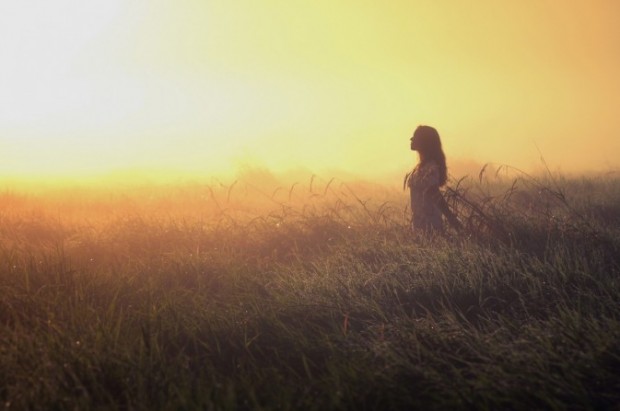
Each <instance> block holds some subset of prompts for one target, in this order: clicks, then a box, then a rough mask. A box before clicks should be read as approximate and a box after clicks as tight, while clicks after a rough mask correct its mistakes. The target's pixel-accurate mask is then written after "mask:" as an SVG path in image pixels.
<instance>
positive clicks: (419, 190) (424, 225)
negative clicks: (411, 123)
mask: <svg viewBox="0 0 620 411" xmlns="http://www.w3.org/2000/svg"><path fill="white" fill-rule="evenodd" d="M411 150H414V151H417V152H418V154H419V157H420V162H419V163H418V165H416V167H415V168H414V169H413V171H412V172H411V173H409V174H407V176H406V177H405V182H406V184H407V186H408V187H409V193H410V195H411V212H412V214H413V216H412V217H413V218H412V222H411V225H412V228H413V230H414V231H416V232H417V231H423V232H443V220H442V217H441V216H442V214H443V215H445V216H446V218H447V219H448V221H449V222H450V224H452V225H454V226H455V227H456V228H458V227H459V226H460V224H459V222H458V220H457V219H456V217H455V216H454V214H452V212H451V211H450V208H449V207H448V204H446V201H445V200H444V198H443V196H442V195H441V193H440V192H439V187H441V186H442V185H444V184H445V183H446V181H447V179H448V172H447V167H446V156H445V155H444V153H443V150H442V148H441V140H440V138H439V133H438V132H437V130H435V129H434V128H433V127H429V126H419V127H418V128H417V129H416V130H415V132H414V133H413V137H411Z"/></svg>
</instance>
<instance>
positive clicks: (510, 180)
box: [0, 173, 620, 410]
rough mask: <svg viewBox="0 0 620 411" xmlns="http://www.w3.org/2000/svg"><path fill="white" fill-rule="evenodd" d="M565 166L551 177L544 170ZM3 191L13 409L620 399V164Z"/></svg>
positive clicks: (550, 403) (0, 280) (426, 405)
mask: <svg viewBox="0 0 620 411" xmlns="http://www.w3.org/2000/svg"><path fill="white" fill-rule="evenodd" d="M547 178H548V177H547ZM446 196H447V197H448V199H449V201H451V203H452V204H453V207H454V209H455V210H456V212H457V215H458V217H459V218H460V219H461V222H462V223H463V225H464V226H465V229H464V230H463V231H462V232H458V233H457V232H451V231H449V232H448V233H447V234H446V235H445V236H436V237H430V238H429V237H418V236H415V235H412V233H411V232H410V230H409V228H408V209H407V204H406V199H407V196H406V195H405V194H404V193H402V192H398V191H393V190H390V189H386V188H384V187H379V186H371V185H355V184H350V183H349V184H348V183H344V182H341V181H339V180H332V181H322V180H319V179H318V178H313V179H312V180H310V181H309V182H305V183H300V184H296V185H293V186H291V187H288V188H278V187H259V186H257V185H252V184H248V183H245V182H238V183H234V184H230V185H224V184H220V183H214V184H211V185H209V186H200V185H195V186H184V187H167V188H159V189H157V188H144V189H142V190H140V191H138V192H128V191H127V192H116V193H111V192H106V193H81V194H80V195H77V196H68V195H65V194H63V193H59V194H48V195H46V196H35V195H30V196H26V195H21V194H16V193H5V194H4V195H2V196H0V287H1V289H2V291H1V293H0V401H2V404H4V407H5V409H31V410H37V409H46V410H48V409H138V410H142V409H144V410H146V409H149V410H150V409H213V410H227V409H230V410H236V409H285V410H286V409H290V410H293V409H309V410H313V409H316V410H325V409H360V410H364V409H368V410H371V409H567V408H568V409H617V407H618V406H619V404H620V394H618V393H620V371H619V370H620V344H619V342H620V307H619V305H618V303H617V301H618V295H619V291H620V290H619V288H620V284H619V281H618V275H619V274H620V266H619V263H620V257H619V256H620V253H619V250H618V247H619V244H620V238H619V233H620V228H619V226H618V222H619V221H620V218H619V217H620V182H618V181H617V180H616V179H613V178H612V177H607V178H590V179H586V178H583V179H553V180H548V179H546V178H533V177H530V176H526V175H523V174H519V173H517V175H516V177H515V175H514V174H512V175H510V176H508V177H506V176H504V177H502V176H501V175H500V174H497V175H496V174H493V175H491V176H485V175H482V176H480V178H479V179H473V178H470V179H466V180H462V181H460V182H453V183H452V184H451V186H450V188H449V189H448V190H447V192H446Z"/></svg>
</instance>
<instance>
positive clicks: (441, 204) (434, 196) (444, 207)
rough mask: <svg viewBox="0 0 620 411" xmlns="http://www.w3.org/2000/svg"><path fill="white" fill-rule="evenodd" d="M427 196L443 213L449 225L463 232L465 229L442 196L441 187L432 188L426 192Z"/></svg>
mask: <svg viewBox="0 0 620 411" xmlns="http://www.w3.org/2000/svg"><path fill="white" fill-rule="evenodd" d="M426 195H428V196H429V198H430V199H431V201H433V203H434V204H435V206H436V207H437V208H438V209H439V210H440V211H441V213H442V214H443V215H444V216H446V219H447V220H448V223H450V225H451V226H452V227H454V228H455V229H456V230H461V229H462V228H463V226H462V225H461V222H460V221H459V220H458V218H456V216H455V215H454V213H453V212H452V210H450V206H449V205H448V203H447V202H446V199H445V198H443V195H441V192H440V191H439V187H437V186H433V187H430V188H429V189H428V190H427V191H426Z"/></svg>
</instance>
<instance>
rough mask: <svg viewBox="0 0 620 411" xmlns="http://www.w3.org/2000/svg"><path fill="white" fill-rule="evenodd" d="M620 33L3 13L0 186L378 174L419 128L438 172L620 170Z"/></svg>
mask: <svg viewBox="0 0 620 411" xmlns="http://www.w3.org/2000/svg"><path fill="white" fill-rule="evenodd" d="M619 20H620V5H619V3H617V2H611V1H603V0H601V1H596V2H591V3H587V4H586V3H571V4H570V5H566V4H563V3H562V4H561V3H557V2H544V3H541V2H535V1H524V2H516V3H510V4H508V3H498V2H494V1H490V0H484V1H479V2H476V3H475V5H471V4H455V3H446V2H436V1H430V0H417V1H394V2H390V3H389V4H383V3H381V4H380V3H377V2H370V1H362V2H353V1H343V2H328V1H322V0H321V1H316V2H301V3H300V2H287V1H282V0H268V1H263V2H260V3H258V2H252V1H249V0H246V1H240V2H235V3H230V2H224V1H209V2H204V1H196V0H184V1H179V2H166V1H163V0H156V1H149V2H142V1H138V0H130V1H120V0H113V1H110V0H106V1H103V0H89V1H77V0H54V1H37V0H27V1H21V2H4V3H2V4H0V54H1V55H2V56H3V63H2V65H0V90H1V91H0V152H1V153H2V157H1V158H0V177H4V178H21V177H26V178H31V179H46V178H48V179H49V178H52V177H53V178H56V179H58V178H61V179H65V180H69V181H75V180H80V179H82V178H86V177H88V178H91V177H93V176H101V175H111V174H114V175H126V174H123V172H125V173H130V172H134V171H135V172H136V173H138V174H140V173H147V174H148V173H150V172H152V173H153V174H152V175H154V176H155V175H158V176H161V175H168V176H175V178H176V177H196V176H206V175H210V174H214V173H215V174H218V173H220V174H221V173H224V174H226V173H228V174H230V173H233V172H234V170H235V169H236V168H238V167H239V166H240V165H243V164H258V165H261V166H264V167H267V168H269V169H272V170H276V171H279V172H282V171H286V170H290V169H300V168H304V169H308V170H313V171H314V172H330V170H331V171H333V170H341V171H343V172H347V173H354V174H357V175H362V176H365V177H378V176H385V175H391V174H393V173H400V172H402V171H403V170H406V169H407V168H408V167H409V166H410V164H411V162H412V158H411V153H410V152H409V151H408V148H407V147H408V138H409V136H410V134H411V131H412V130H413V129H414V128H415V127H416V126H417V125H418V124H432V125H434V126H435V127H437V128H438V130H439V131H440V133H441V135H442V140H443V141H444V146H445V150H446V153H447V155H448V161H449V164H450V161H453V163H454V164H458V163H459V162H463V161H470V162H475V163H480V164H481V163H485V162H495V163H506V164H510V165H514V166H517V167H522V168H529V167H532V166H535V165H536V164H538V162H539V157H540V155H542V156H543V157H544V158H545V160H546V162H547V163H548V164H549V165H550V166H551V167H553V168H554V169H560V170H562V171H569V172H570V171H586V170H600V169H613V168H617V167H618V163H617V158H616V157H617V156H616V153H617V152H619V151H620V139H619V138H618V135H619V134H620V122H619V120H618V119H617V114H616V113H615V110H616V107H618V106H620V79H619V78H618V76H617V73H618V72H619V71H620V21H619ZM593 147H600V148H603V149H602V150H601V149H593ZM456 172H458V170H457V171H456ZM115 173H116V174H115Z"/></svg>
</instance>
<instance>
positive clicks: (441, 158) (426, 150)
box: [411, 126, 448, 185]
mask: <svg viewBox="0 0 620 411" xmlns="http://www.w3.org/2000/svg"><path fill="white" fill-rule="evenodd" d="M411 149H412V150H415V151H417V152H418V153H419V154H420V163H422V164H424V163H426V162H428V161H434V162H435V163H437V165H438V166H439V170H440V175H439V177H440V182H441V184H440V185H443V184H445V182H446V180H447V178H448V177H447V174H448V172H447V168H446V156H445V155H444V153H443V150H442V148H441V139H440V138H439V133H438V132H437V130H435V129H434V128H433V127H430V126H418V128H416V129H415V131H414V132H413V137H411Z"/></svg>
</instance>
